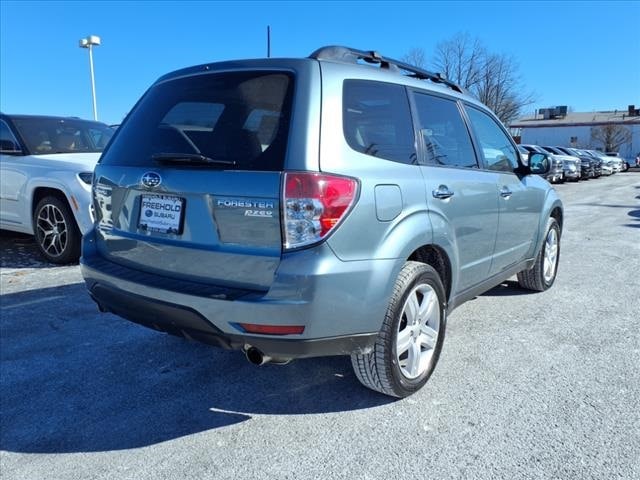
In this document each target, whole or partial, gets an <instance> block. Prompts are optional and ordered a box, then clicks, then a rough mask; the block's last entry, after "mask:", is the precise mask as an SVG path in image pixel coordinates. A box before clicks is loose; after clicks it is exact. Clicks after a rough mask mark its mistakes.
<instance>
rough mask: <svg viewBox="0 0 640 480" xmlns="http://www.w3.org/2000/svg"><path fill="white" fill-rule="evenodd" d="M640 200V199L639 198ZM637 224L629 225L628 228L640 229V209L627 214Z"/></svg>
mask: <svg viewBox="0 0 640 480" xmlns="http://www.w3.org/2000/svg"><path fill="white" fill-rule="evenodd" d="M639 198H640V197H639ZM627 215H629V216H630V217H631V218H632V219H633V220H635V222H636V223H627V224H626V225H625V226H626V227H633V228H640V209H637V210H631V211H630V212H628V213H627Z"/></svg>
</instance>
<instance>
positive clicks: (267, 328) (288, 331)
mask: <svg viewBox="0 0 640 480" xmlns="http://www.w3.org/2000/svg"><path fill="white" fill-rule="evenodd" d="M239 325H240V326H241V327H242V328H243V329H244V331H245V332H247V333H260V334H262V335H300V334H301V333H302V332H304V325H257V324H255V323H240V324H239Z"/></svg>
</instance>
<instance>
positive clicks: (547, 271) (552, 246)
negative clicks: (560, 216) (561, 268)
mask: <svg viewBox="0 0 640 480" xmlns="http://www.w3.org/2000/svg"><path fill="white" fill-rule="evenodd" d="M559 260H560V226H559V225H558V222H557V221H556V219H555V218H553V217H551V218H549V220H548V221H547V233H546V237H545V241H544V244H543V245H542V249H541V250H540V253H539V254H538V256H537V257H536V261H535V263H534V264H533V267H532V268H530V269H529V270H523V271H522V272H520V273H518V283H519V284H520V286H521V287H523V288H526V289H528V290H534V291H536V292H542V291H544V290H547V289H548V288H549V287H551V285H553V282H555V280H556V275H557V274H558V262H559Z"/></svg>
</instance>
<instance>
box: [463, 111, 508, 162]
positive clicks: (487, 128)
mask: <svg viewBox="0 0 640 480" xmlns="http://www.w3.org/2000/svg"><path fill="white" fill-rule="evenodd" d="M466 110H467V113H468V115H469V119H470V120H471V124H472V125H473V129H474V131H475V134H476V137H477V138H478V141H479V142H480V148H481V149H482V154H483V156H484V161H485V166H486V167H487V168H488V169H489V170H499V171H504V172H513V170H514V169H515V168H517V167H518V156H517V155H518V154H517V153H516V150H515V148H513V145H512V144H511V141H510V140H509V137H508V136H507V134H506V133H504V131H503V130H502V129H501V128H500V126H499V125H498V124H497V123H496V121H495V120H494V119H493V118H491V117H490V116H489V115H487V114H486V113H484V112H481V111H480V110H477V109H475V108H471V107H466Z"/></svg>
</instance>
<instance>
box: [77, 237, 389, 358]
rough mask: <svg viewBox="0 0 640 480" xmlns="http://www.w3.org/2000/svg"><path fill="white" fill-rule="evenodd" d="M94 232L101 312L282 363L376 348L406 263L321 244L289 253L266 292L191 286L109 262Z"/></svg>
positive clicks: (93, 268)
mask: <svg viewBox="0 0 640 480" xmlns="http://www.w3.org/2000/svg"><path fill="white" fill-rule="evenodd" d="M92 234H93V232H90V233H89V235H87V236H86V238H85V239H84V241H83V256H82V259H81V269H82V274H83V276H84V278H85V283H86V285H87V288H88V290H89V293H90V295H91V296H92V298H93V299H94V300H95V301H96V303H98V305H99V307H100V308H101V309H102V310H103V311H108V312H112V313H115V314H116V315H119V316H121V317H123V318H126V319H128V320H130V321H133V322H136V323H139V324H142V325H145V326H147V327H150V328H153V329H156V330H160V331H164V332H168V333H172V334H176V335H181V336H185V337H187V338H193V339H195V340H199V341H202V342H205V343H209V344H212V345H217V346H221V347H223V348H230V349H245V348H247V347H248V346H253V347H256V348H258V349H259V350H261V351H262V352H263V353H264V354H265V355H268V356H271V357H273V358H275V359H280V360H288V359H291V358H297V357H314V356H328V355H345V354H350V353H365V352H368V351H370V350H371V348H372V347H373V344H374V343H375V339H376V337H377V332H378V331H379V330H380V327H381V325H382V321H383V319H384V315H385V312H386V308H387V302H388V298H389V296H390V294H391V289H392V287H393V284H392V282H393V279H395V278H396V276H397V271H396V269H397V268H399V267H397V266H396V265H400V266H401V262H398V261H396V260H372V261H357V262H343V261H341V260H339V259H338V258H337V257H336V256H335V255H334V254H333V252H332V251H331V249H330V248H329V247H328V246H327V245H325V244H323V245H319V246H317V247H315V248H312V249H308V250H303V251H300V252H294V253H291V254H286V255H283V258H282V261H281V263H280V266H279V267H278V270H277V272H276V275H275V278H274V282H273V284H272V286H271V288H270V290H269V291H268V292H257V291H249V290H238V289H230V288H225V287H216V286H207V285H205V286H203V285H202V284H193V285H192V286H191V285H190V284H189V282H175V281H174V280H172V279H163V278H162V277H158V276H155V275H153V276H151V275H149V274H146V273H144V272H139V271H136V270H133V269H130V268H127V267H123V266H120V265H117V264H114V263H113V262H108V261H107V260H105V259H104V258H102V257H101V256H100V255H99V254H98V253H97V252H96V251H95V247H94V245H95V242H93V240H92V238H93V236H92ZM109 265H110V266H111V268H109ZM239 323H252V324H260V325H282V326H294V325H295V326H300V325H302V326H304V327H305V328H304V332H303V333H302V334H300V335H297V334H292V335H281V336H275V335H257V334H249V333H245V332H244V331H242V329H241V328H240V327H239V326H238V324H239Z"/></svg>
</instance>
